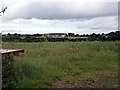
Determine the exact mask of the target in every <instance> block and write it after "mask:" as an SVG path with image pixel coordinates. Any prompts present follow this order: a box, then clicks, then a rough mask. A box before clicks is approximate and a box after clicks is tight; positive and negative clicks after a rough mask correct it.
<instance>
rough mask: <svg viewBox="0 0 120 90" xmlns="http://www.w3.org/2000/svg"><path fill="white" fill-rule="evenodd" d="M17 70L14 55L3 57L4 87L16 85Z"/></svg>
mask: <svg viewBox="0 0 120 90" xmlns="http://www.w3.org/2000/svg"><path fill="white" fill-rule="evenodd" d="M16 81H17V80H16V72H15V68H14V59H13V57H12V56H4V57H2V87H3V88H8V87H14V86H15V83H16Z"/></svg>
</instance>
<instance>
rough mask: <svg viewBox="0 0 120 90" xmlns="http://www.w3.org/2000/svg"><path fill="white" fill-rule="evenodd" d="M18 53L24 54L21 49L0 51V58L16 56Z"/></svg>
mask: <svg viewBox="0 0 120 90" xmlns="http://www.w3.org/2000/svg"><path fill="white" fill-rule="evenodd" d="M20 53H24V50H23V49H0V54H1V55H2V56H9V55H13V56H18V55H19V54H20Z"/></svg>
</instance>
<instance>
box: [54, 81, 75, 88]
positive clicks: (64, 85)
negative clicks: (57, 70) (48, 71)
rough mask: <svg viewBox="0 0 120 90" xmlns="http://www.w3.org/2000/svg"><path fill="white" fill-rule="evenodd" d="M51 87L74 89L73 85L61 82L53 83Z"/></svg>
mask: <svg viewBox="0 0 120 90" xmlns="http://www.w3.org/2000/svg"><path fill="white" fill-rule="evenodd" d="M52 85H53V87H54V88H74V85H72V84H68V83H65V82H62V81H55V82H54V83H53V84H52Z"/></svg>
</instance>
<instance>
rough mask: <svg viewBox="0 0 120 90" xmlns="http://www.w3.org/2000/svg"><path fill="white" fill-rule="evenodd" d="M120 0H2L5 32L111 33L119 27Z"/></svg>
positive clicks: (2, 25)
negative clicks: (4, 9) (4, 10)
mask: <svg viewBox="0 0 120 90" xmlns="http://www.w3.org/2000/svg"><path fill="white" fill-rule="evenodd" d="M118 1H119V0H44V1H43V0H0V8H1V7H4V6H8V9H7V10H6V12H5V14H4V15H3V16H2V17H1V16H0V28H2V31H3V33H6V34H7V33H24V34H27V33H29V34H32V33H68V32H72V33H76V34H77V33H78V34H90V33H108V32H110V31H116V30H117V29H118Z"/></svg>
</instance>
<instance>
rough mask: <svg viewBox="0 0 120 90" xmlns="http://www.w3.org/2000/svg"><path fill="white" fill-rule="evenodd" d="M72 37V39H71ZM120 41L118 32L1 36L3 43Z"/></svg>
mask: <svg viewBox="0 0 120 90" xmlns="http://www.w3.org/2000/svg"><path fill="white" fill-rule="evenodd" d="M72 37H73V38H72ZM118 40H120V31H115V32H110V33H107V34H104V33H102V34H96V33H92V34H83V35H79V34H74V33H68V34H65V36H64V37H62V36H59V35H58V36H57V37H56V36H55V35H53V36H48V35H43V34H38V33H37V34H31V35H30V34H25V35H22V34H17V33H15V34H10V33H8V34H7V35H2V41H3V42H11V41H13V42H65V41H68V42H77V41H78V42H80V41H118Z"/></svg>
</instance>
